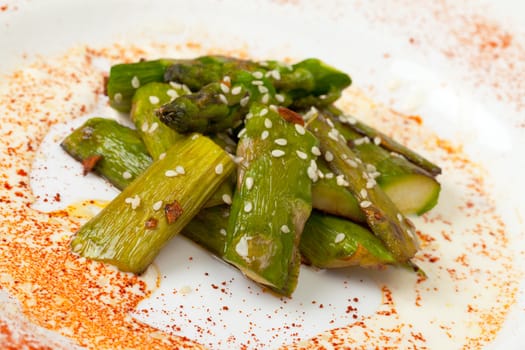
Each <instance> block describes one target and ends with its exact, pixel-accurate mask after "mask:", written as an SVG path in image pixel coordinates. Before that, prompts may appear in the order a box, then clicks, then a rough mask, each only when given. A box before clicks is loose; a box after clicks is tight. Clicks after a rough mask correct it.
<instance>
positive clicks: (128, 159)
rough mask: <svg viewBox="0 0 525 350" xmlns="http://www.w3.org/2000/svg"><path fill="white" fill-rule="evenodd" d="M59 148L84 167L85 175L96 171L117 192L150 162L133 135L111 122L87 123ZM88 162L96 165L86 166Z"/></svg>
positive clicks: (94, 120) (94, 119)
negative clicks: (116, 189) (117, 189)
mask: <svg viewBox="0 0 525 350" xmlns="http://www.w3.org/2000/svg"><path fill="white" fill-rule="evenodd" d="M61 146H62V148H63V149H64V150H65V151H66V152H67V153H68V154H70V155H71V156H72V157H73V158H75V159H77V160H78V161H80V162H82V163H84V165H85V170H86V172H87V171H90V170H91V169H92V170H94V171H96V172H97V173H99V174H100V175H102V176H103V177H105V178H106V179H108V180H109V182H111V183H112V184H113V185H114V186H115V187H117V188H119V189H123V188H125V187H127V186H128V185H129V184H130V183H131V182H132V181H133V180H134V179H135V178H136V177H137V176H138V175H140V174H141V173H142V172H144V170H146V169H147V168H148V167H149V166H150V164H151V162H152V160H151V157H150V156H149V155H148V152H147V150H146V147H145V146H144V144H143V143H142V141H141V140H140V138H139V136H138V134H137V132H136V131H135V130H132V129H130V128H127V127H125V126H123V125H121V124H119V123H118V122H117V121H115V120H112V119H105V118H92V119H89V120H88V121H86V122H85V123H84V124H83V125H82V126H81V127H80V128H78V129H76V130H75V131H73V132H72V133H71V134H70V135H69V136H68V137H66V138H65V139H64V141H62V143H61ZM90 160H91V162H93V160H96V162H95V163H93V164H87V163H89V162H90ZM86 166H87V167H86Z"/></svg>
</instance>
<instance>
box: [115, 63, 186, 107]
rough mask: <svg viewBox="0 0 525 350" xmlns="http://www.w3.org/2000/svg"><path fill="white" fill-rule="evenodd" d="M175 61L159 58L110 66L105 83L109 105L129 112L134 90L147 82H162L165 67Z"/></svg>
mask: <svg viewBox="0 0 525 350" xmlns="http://www.w3.org/2000/svg"><path fill="white" fill-rule="evenodd" d="M176 62H177V61H176V60H172V59H159V60H154V61H141V62H136V63H123V64H117V65H114V66H112V67H111V70H110V72H109V78H108V83H107V94H108V97H109V103H110V105H111V107H113V108H115V109H116V110H118V111H120V112H129V110H130V109H131V99H132V98H133V95H134V94H135V91H136V90H137V89H138V88H139V87H140V86H142V85H145V84H147V83H150V82H154V81H158V82H162V81H163V80H164V73H165V72H166V69H167V68H168V67H169V66H171V65H172V64H174V63H176Z"/></svg>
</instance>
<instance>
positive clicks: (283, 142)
mask: <svg viewBox="0 0 525 350" xmlns="http://www.w3.org/2000/svg"><path fill="white" fill-rule="evenodd" d="M274 142H275V144H277V145H279V146H286V145H287V144H288V141H287V140H286V139H282V138H281V139H275V141H274Z"/></svg>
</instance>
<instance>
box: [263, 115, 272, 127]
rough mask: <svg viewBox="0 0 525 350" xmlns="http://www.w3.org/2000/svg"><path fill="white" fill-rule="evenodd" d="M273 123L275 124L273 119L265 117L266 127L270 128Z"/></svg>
mask: <svg viewBox="0 0 525 350" xmlns="http://www.w3.org/2000/svg"><path fill="white" fill-rule="evenodd" d="M272 125H273V123H272V121H271V120H270V119H268V118H265V119H264V126H265V127H266V128H268V129H270V128H271V127H272Z"/></svg>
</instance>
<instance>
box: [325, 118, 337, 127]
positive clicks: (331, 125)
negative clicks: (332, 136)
mask: <svg viewBox="0 0 525 350" xmlns="http://www.w3.org/2000/svg"><path fill="white" fill-rule="evenodd" d="M326 124H328V125H330V127H331V128H332V129H333V128H335V125H334V123H333V122H332V121H331V120H330V119H326Z"/></svg>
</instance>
